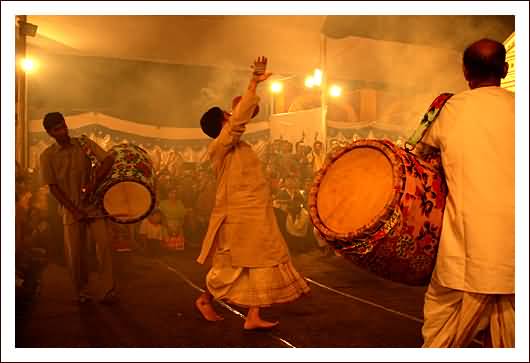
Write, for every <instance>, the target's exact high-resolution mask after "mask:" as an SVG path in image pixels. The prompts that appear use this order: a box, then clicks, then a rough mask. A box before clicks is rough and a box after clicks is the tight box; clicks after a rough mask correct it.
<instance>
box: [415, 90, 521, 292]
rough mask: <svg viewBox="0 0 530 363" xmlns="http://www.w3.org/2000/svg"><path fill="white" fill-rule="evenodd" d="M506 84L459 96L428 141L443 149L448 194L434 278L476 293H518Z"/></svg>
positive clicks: (510, 106)
mask: <svg viewBox="0 0 530 363" xmlns="http://www.w3.org/2000/svg"><path fill="white" fill-rule="evenodd" d="M514 98H515V97H514V94H513V93H512V92H510V91H507V90H505V89H502V88H500V87H481V88H476V89H473V90H468V91H465V92H462V93H459V94H457V95H455V96H453V97H452V98H451V99H450V100H449V101H447V103H446V105H445V106H444V108H443V109H442V111H441V113H440V116H439V117H438V119H437V120H436V121H435V122H434V123H433V125H432V126H431V128H430V129H429V130H428V131H427V133H426V135H425V138H424V139H423V142H425V143H426V144H430V145H433V146H435V147H437V148H439V149H441V151H442V163H443V167H444V171H445V175H446V180H447V185H448V188H449V194H448V196H447V204H446V206H445V213H444V218H443V227H442V234H441V239H440V245H439V249H438V256H437V260H436V266H435V269H434V274H433V277H434V278H436V279H437V280H438V281H439V283H440V284H441V285H442V286H445V287H449V288H453V289H457V290H463V291H469V292H478V293H498V294H509V293H514V292H515V286H514V270H515V269H514V265H515V226H514V218H515V202H514V199H515V191H514V189H515V170H514V167H515V151H514V150H515V134H514V132H515V131H514V130H515V116H514V115H515V104H514Z"/></svg>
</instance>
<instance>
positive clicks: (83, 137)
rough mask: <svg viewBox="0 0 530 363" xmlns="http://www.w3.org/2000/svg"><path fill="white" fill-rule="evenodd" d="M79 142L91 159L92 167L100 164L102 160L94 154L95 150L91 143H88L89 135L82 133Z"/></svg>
mask: <svg viewBox="0 0 530 363" xmlns="http://www.w3.org/2000/svg"><path fill="white" fill-rule="evenodd" d="M79 144H80V145H81V148H82V149H83V151H84V152H85V154H86V156H87V157H88V158H89V159H90V163H91V164H92V167H95V166H99V164H100V161H99V160H98V158H97V157H96V154H94V151H92V149H91V148H90V145H89V143H88V137H87V136H86V135H81V136H80V137H79Z"/></svg>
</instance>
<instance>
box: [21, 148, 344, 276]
mask: <svg viewBox="0 0 530 363" xmlns="http://www.w3.org/2000/svg"><path fill="white" fill-rule="evenodd" d="M332 146H333V147H339V146H341V145H340V144H339V143H337V142H336V143H334V144H333V145H332ZM330 149H331V147H330ZM259 155H260V158H261V161H262V166H263V172H264V174H265V176H266V178H267V180H268V182H269V185H270V188H271V195H272V198H273V207H274V211H275V214H276V217H277V221H278V225H279V227H280V230H281V232H282V233H283V235H284V238H285V240H286V241H287V243H288V245H289V249H290V251H291V253H292V254H301V253H307V252H311V251H316V252H320V253H321V254H322V255H332V254H333V251H331V249H330V248H329V247H328V246H327V244H326V243H325V242H322V241H319V240H317V239H316V238H315V236H314V234H313V228H312V225H311V221H310V218H309V211H308V195H309V190H310V188H311V186H312V183H313V178H314V175H315V173H316V172H317V171H318V170H319V169H320V168H321V167H322V165H323V163H324V161H325V157H326V154H325V152H324V145H323V144H322V142H320V141H317V140H315V142H314V143H313V145H307V144H304V143H303V142H302V141H300V142H298V143H295V144H294V145H293V143H291V142H289V141H287V140H281V139H279V140H274V141H272V142H269V143H267V144H266V147H265V148H264V150H263V151H262V152H260V153H259ZM154 172H155V174H156V178H155V186H154V188H155V193H156V196H157V198H156V199H157V200H156V206H155V208H154V209H153V211H152V213H151V215H150V216H149V217H148V218H145V219H144V220H143V221H141V222H138V223H136V224H118V223H113V222H111V228H110V230H111V234H112V236H111V240H112V241H113V247H114V249H115V250H116V251H131V250H140V251H142V252H143V253H145V254H146V255H150V256H153V255H160V254H167V253H171V252H174V253H178V251H182V250H184V249H197V250H198V249H199V247H200V244H201V242H202V238H203V237H204V234H205V233H206V229H207V227H208V221H209V217H210V212H211V210H212V208H213V204H214V200H215V193H216V181H215V176H214V175H213V172H212V170H211V169H210V167H209V165H208V164H207V162H201V163H199V162H197V163H192V162H184V163H181V164H180V166H179V167H178V168H164V169H162V170H154ZM15 198H16V221H15V222H16V223H15V224H16V228H15V231H16V233H15V239H16V267H17V286H19V285H20V286H23V285H24V284H26V285H28V284H30V283H29V280H31V279H32V277H31V276H30V275H31V274H34V275H35V274H36V273H35V268H34V267H35V266H37V265H38V266H41V265H42V263H41V262H42V261H43V260H44V259H46V260H49V259H51V260H53V261H55V262H57V263H59V264H64V247H63V236H62V228H61V227H62V226H61V223H62V222H61V217H60V215H59V209H58V205H57V202H56V200H55V199H54V198H53V197H52V196H51V194H50V193H49V192H48V190H47V187H42V186H40V182H39V172H38V170H35V169H26V170H24V169H23V168H21V167H20V165H19V164H18V163H17V164H16V190H15ZM88 252H89V253H95V251H94V250H93V249H92V251H91V250H90V249H89V251H88ZM32 261H33V262H32ZM35 261H40V262H39V263H36V264H35V263H34V262H35ZM28 266H30V267H31V268H30V267H28ZM37 270H38V269H37ZM34 280H36V281H37V280H38V279H34ZM37 282H38V281H37Z"/></svg>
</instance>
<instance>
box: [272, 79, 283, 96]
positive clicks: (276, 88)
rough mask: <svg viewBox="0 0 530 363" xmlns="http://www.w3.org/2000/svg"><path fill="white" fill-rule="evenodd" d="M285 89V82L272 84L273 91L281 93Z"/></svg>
mask: <svg viewBox="0 0 530 363" xmlns="http://www.w3.org/2000/svg"><path fill="white" fill-rule="evenodd" d="M282 90H283V84H282V83H281V82H277V81H276V82H272V84H271V92H272V93H280V92H281V91H282Z"/></svg>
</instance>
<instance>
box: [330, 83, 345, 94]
mask: <svg viewBox="0 0 530 363" xmlns="http://www.w3.org/2000/svg"><path fill="white" fill-rule="evenodd" d="M341 94H342V88H340V87H339V86H337V85H333V86H331V87H330V88H329V95H330V96H331V97H339V96H340V95H341Z"/></svg>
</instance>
